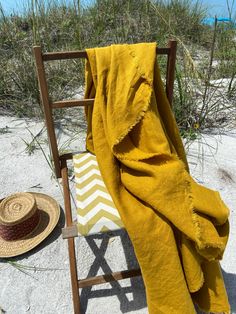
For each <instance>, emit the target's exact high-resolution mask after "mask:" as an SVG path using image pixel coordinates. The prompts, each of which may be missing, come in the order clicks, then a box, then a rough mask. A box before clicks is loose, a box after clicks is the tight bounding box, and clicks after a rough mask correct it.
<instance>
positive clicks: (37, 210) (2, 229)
mask: <svg viewBox="0 0 236 314" xmlns="http://www.w3.org/2000/svg"><path fill="white" fill-rule="evenodd" d="M59 216H60V207H59V205H58V204H57V202H56V201H55V200H54V199H53V198H51V197H50V196H48V195H45V194H42V193H16V194H13V195H10V196H9V197H7V198H5V199H4V200H2V202H1V203H0V257H13V256H17V255H20V254H23V253H26V252H28V251H30V250H31V249H33V248H34V247H36V246H37V245H38V244H39V243H40V242H42V241H43V240H44V239H45V238H46V237H47V236H48V235H49V234H50V233H51V232H52V230H53V229H54V227H55V226H56V224H57V222H58V219H59Z"/></svg>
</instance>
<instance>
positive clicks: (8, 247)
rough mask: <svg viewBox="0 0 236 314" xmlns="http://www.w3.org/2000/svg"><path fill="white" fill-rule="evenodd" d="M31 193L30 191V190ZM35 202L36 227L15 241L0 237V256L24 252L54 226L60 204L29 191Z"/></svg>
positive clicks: (44, 236)
mask: <svg viewBox="0 0 236 314" xmlns="http://www.w3.org/2000/svg"><path fill="white" fill-rule="evenodd" d="M30 193H31V192H30ZM31 194H32V195H33V196H34V197H35V199H36V203H37V208H38V210H39V213H40V220H39V223H38V225H37V227H36V228H35V229H34V230H33V231H32V232H31V233H30V234H28V235H27V236H26V237H24V238H23V239H20V240H15V241H6V240H4V239H2V238H1V237H0V257H2V258H6V257H13V256H18V255H21V254H23V253H26V252H28V251H30V250H32V249H33V248H35V247H36V246H37V245H38V244H40V243H41V242H42V241H43V240H44V239H45V238H46V237H47V236H48V235H49V234H50V233H51V232H52V231H53V229H54V228H55V226H56V225H57V223H58V220H59V217H60V206H59V205H58V203H57V202H56V201H55V200H54V199H53V198H52V197H50V196H48V195H46V194H42V193H33V192H32V193H31Z"/></svg>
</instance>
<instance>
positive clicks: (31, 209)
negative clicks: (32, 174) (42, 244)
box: [0, 193, 37, 226]
mask: <svg viewBox="0 0 236 314" xmlns="http://www.w3.org/2000/svg"><path fill="white" fill-rule="evenodd" d="M36 209H37V206H36V201H35V198H34V197H33V195H32V194H30V193H15V194H13V195H12V196H9V197H7V198H5V199H4V200H3V201H2V202H1V204H0V223H1V224H3V225H7V226H11V225H15V224H16V223H20V222H22V221H23V220H26V219H28V218H30V217H31V216H32V215H33V214H34V213H35V210H36Z"/></svg>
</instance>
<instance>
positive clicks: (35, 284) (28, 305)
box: [0, 116, 236, 314]
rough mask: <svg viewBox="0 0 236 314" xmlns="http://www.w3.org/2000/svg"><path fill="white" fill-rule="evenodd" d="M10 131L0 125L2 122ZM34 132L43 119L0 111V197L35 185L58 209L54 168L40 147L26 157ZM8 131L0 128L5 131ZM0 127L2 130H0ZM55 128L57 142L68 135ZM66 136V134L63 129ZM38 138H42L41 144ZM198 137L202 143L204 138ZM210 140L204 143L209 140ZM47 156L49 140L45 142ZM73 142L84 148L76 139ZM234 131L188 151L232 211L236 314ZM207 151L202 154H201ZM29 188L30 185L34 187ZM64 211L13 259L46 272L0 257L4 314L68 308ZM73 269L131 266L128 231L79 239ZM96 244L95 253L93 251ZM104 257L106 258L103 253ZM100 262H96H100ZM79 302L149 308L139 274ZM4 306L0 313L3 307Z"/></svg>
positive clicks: (99, 309) (85, 294)
mask: <svg viewBox="0 0 236 314" xmlns="http://www.w3.org/2000/svg"><path fill="white" fill-rule="evenodd" d="M6 126H7V127H8V128H7V129H3V128H5V127H6ZM26 127H27V128H29V129H30V130H31V132H32V133H33V134H35V135H36V134H37V133H38V132H39V131H40V130H41V129H42V127H43V125H42V123H36V122H32V121H28V122H27V121H25V120H24V119H16V118H11V117H6V116H4V117H3V116H2V117H1V116H0V147H1V150H0V151H1V155H0V161H1V174H0V186H1V190H0V198H3V197H5V196H7V195H9V194H11V193H14V192H17V191H36V192H42V193H46V194H49V195H51V196H52V197H54V198H55V199H56V200H57V201H58V202H59V203H60V204H61V205H62V207H63V197H62V194H61V190H60V188H59V186H60V184H58V183H57V182H56V181H55V180H54V179H52V178H51V170H50V168H49V166H48V164H47V162H46V160H45V158H44V156H43V154H42V152H41V151H40V150H36V151H35V152H34V153H33V154H32V155H31V156H29V155H28V154H27V153H26V152H25V148H26V145H25V144H24V142H23V140H22V139H24V140H26V141H28V142H30V140H31V135H30V133H29V132H28V131H27V129H26ZM4 130H5V131H7V132H8V133H5V134H1V133H2V132H3V131H4ZM1 131H2V132H1ZM58 133H60V137H61V143H63V141H65V139H66V138H68V136H67V135H65V134H62V133H61V132H59V131H58ZM68 135H70V134H68ZM42 138H45V134H44V135H43V137H40V138H39V140H40V141H41V142H42ZM201 142H202V143H201ZM206 143H207V144H206ZM42 146H43V148H44V150H45V151H46V153H47V154H48V149H47V144H45V143H44V144H42ZM73 146H74V147H75V148H76V149H83V144H82V141H81V140H77V141H76V142H75V143H74V144H73ZM235 152H236V130H235V131H234V132H232V131H231V132H230V133H228V134H223V135H221V136H219V135H216V134H215V135H213V134H212V135H205V136H203V138H202V139H201V141H200V140H199V141H195V143H194V144H193V145H191V148H190V151H189V162H190V167H191V172H192V175H193V176H194V177H195V179H197V180H198V181H199V182H200V183H202V184H204V185H206V186H208V187H211V188H213V189H216V190H219V191H220V193H221V195H222V198H223V199H224V201H225V202H226V203H227V205H228V206H229V207H230V209H231V216H230V223H231V232H230V239H229V243H228V246H227V249H226V252H225V255H224V259H223V261H222V263H221V265H222V270H223V274H224V278H225V283H226V287H227V290H228V295H229V299H230V303H231V307H232V313H236V245H235V244H236V222H235V218H236V212H235V210H236V158H235ZM203 157H204V158H203ZM33 186H34V187H33ZM63 224H64V218H63V215H62V216H61V220H60V223H59V225H58V226H57V227H56V229H55V231H54V232H53V234H52V235H51V236H50V237H49V238H48V239H46V241H44V242H43V243H42V244H41V245H40V246H38V247H37V248H36V249H34V250H33V251H32V252H29V253H28V254H26V255H23V256H19V257H18V258H15V259H13V260H14V261H16V262H17V263H20V264H24V265H29V266H35V267H36V268H37V267H43V268H47V270H44V271H37V270H36V271H33V270H24V271H26V272H27V274H25V273H24V272H21V271H19V270H18V269H16V268H14V267H12V266H11V265H9V264H7V263H5V262H4V261H3V260H0V307H1V308H2V311H5V312H6V313H7V314H21V313H37V314H38V313H43V314H49V313H52V314H55V313H57V314H62V313H63V314H69V313H72V312H73V311H72V299H71V290H70V277H69V265H68V255H67V243H66V241H64V240H62V238H61V236H60V229H61V227H62V226H63ZM77 244H80V252H78V259H79V262H78V269H79V274H80V276H82V277H85V276H87V274H88V273H89V275H96V274H101V273H102V271H103V270H104V271H106V272H108V271H110V270H112V271H116V270H120V269H126V268H127V266H128V267H129V268H130V267H132V266H134V265H136V260H135V257H134V253H133V250H132V246H131V245H130V242H129V239H128V236H127V234H126V233H125V232H123V231H121V232H118V233H117V234H114V235H106V236H105V237H104V239H103V240H102V238H101V237H99V236H98V237H94V238H93V237H91V238H89V239H87V240H86V239H78V240H77ZM97 250H100V259H98V260H94V252H95V251H97ZM104 255H105V260H104V259H103V256H104ZM100 266H101V267H100ZM82 305H83V308H84V309H85V310H86V313H88V314H101V313H102V314H110V313H114V314H118V313H128V312H131V313H140V314H146V313H147V308H146V300H145V292H144V287H143V283H142V280H141V278H134V279H132V280H129V279H128V280H123V281H119V282H113V283H112V284H104V285H99V286H94V287H93V288H92V289H90V288H86V289H83V290H82ZM0 312H1V311H0Z"/></svg>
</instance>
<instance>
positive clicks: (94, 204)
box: [73, 152, 124, 236]
mask: <svg viewBox="0 0 236 314" xmlns="http://www.w3.org/2000/svg"><path fill="white" fill-rule="evenodd" d="M73 163H74V172H75V185H76V203H77V226H78V235H79V236H86V235H90V234H95V233H100V232H107V231H112V230H117V229H121V228H123V227H124V226H123V223H122V221H121V218H120V215H119V213H118V211H117V209H116V207H115V205H114V203H113V201H112V198H111V196H110V194H109V193H108V191H107V189H106V186H105V184H104V181H103V179H102V176H101V173H100V170H99V168H98V163H97V159H96V156H95V155H92V154H91V153H89V152H85V153H79V154H76V155H74V156H73Z"/></svg>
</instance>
